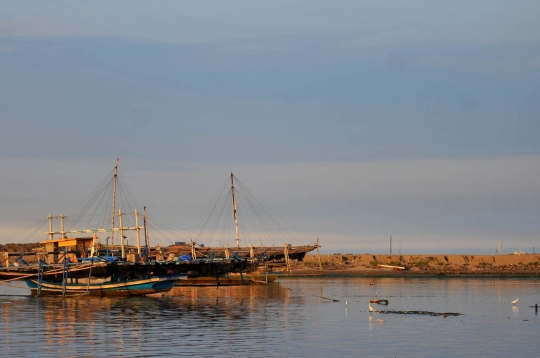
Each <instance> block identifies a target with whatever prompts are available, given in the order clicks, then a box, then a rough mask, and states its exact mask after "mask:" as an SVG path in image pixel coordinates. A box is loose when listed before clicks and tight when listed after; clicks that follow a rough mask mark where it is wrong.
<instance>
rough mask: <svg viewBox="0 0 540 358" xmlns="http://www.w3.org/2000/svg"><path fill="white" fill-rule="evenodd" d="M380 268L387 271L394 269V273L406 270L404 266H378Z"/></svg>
mask: <svg viewBox="0 0 540 358" xmlns="http://www.w3.org/2000/svg"><path fill="white" fill-rule="evenodd" d="M377 266H378V267H380V268H385V269H392V271H403V270H405V267H403V266H393V265H381V264H379V265H377Z"/></svg>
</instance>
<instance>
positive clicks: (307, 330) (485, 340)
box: [0, 278, 540, 357]
mask: <svg viewBox="0 0 540 358" xmlns="http://www.w3.org/2000/svg"><path fill="white" fill-rule="evenodd" d="M370 282H373V283H375V285H370ZM539 288H540V280H537V279H486V278H483V279H474V278H464V279H462V278H443V279H437V278H406V279H405V278H375V279H369V278H325V279H315V278H311V279H282V280H280V283H279V285H271V286H268V287H266V286H244V287H220V288H219V289H217V288H209V287H207V288H187V287H177V288H175V289H173V291H171V292H170V293H168V294H166V295H164V296H161V295H158V296H153V297H131V298H94V297H85V296H82V297H80V296H79V297H71V298H69V297H68V298H66V299H62V298H59V297H42V298H35V297H31V296H29V295H28V290H26V289H16V288H8V287H4V286H0V295H1V296H0V317H1V320H2V321H1V323H0V331H1V336H2V337H1V338H0V352H1V353H0V355H1V356H12V357H15V356H17V357H25V356H33V357H36V356H55V357H85V356H86V357H105V356H109V355H114V356H118V355H120V356H122V355H125V356H144V357H157V356H165V355H175V356H184V355H185V356H201V357H205V356H208V357H209V356H215V355H221V356H231V357H236V356H238V357H269V356H271V357H276V356H278V357H280V356H281V357H288V356H306V357H312V356H336V357H346V356H363V357H418V356H423V357H448V356H461V357H464V356H466V357H471V356H478V357H487V356H498V357H502V356H505V357H517V356H519V357H532V356H537V355H538V347H539V343H538V339H539V335H540V331H539V322H538V316H537V314H536V313H535V309H534V308H530V307H528V306H533V305H534V304H536V303H538V300H539V297H538V294H539ZM375 292H377V293H378V297H379V298H384V299H388V300H389V305H388V306H377V305H373V306H374V307H375V308H378V309H389V310H421V311H436V312H459V313H462V314H464V315H463V316H458V317H446V318H444V317H440V316H439V317H432V316H423V315H398V314H389V315H384V314H377V313H372V314H370V313H369V312H368V301H369V300H370V299H373V298H375ZM14 295H19V296H14ZM516 297H519V302H518V305H517V306H515V307H514V306H512V305H511V303H510V302H511V301H512V300H514V299H515V298H516ZM335 300H339V301H335ZM345 301H347V302H348V305H347V306H346V305H345Z"/></svg>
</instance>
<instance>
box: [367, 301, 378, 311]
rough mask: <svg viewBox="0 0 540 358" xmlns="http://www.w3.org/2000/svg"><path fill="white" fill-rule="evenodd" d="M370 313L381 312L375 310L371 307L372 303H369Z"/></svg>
mask: <svg viewBox="0 0 540 358" xmlns="http://www.w3.org/2000/svg"><path fill="white" fill-rule="evenodd" d="M368 307H369V312H379V311H377V310H376V309H375V308H373V307H371V303H369V302H368Z"/></svg>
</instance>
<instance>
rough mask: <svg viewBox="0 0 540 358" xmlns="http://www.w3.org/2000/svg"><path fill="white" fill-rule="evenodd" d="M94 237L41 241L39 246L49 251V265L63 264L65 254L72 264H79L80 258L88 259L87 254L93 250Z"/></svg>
mask: <svg viewBox="0 0 540 358" xmlns="http://www.w3.org/2000/svg"><path fill="white" fill-rule="evenodd" d="M93 240H94V238H93V237H76V238H63V239H54V240H45V241H41V242H40V243H39V244H40V245H44V246H45V250H46V251H47V263H48V264H55V263H61V262H62V261H63V259H64V252H66V257H67V258H69V260H70V261H71V262H77V259H78V258H79V257H83V258H84V257H86V256H87V253H88V252H89V251H90V249H91V248H92V241H93Z"/></svg>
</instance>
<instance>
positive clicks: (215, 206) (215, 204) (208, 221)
mask: <svg viewBox="0 0 540 358" xmlns="http://www.w3.org/2000/svg"><path fill="white" fill-rule="evenodd" d="M224 193H225V190H223V189H222V191H221V193H220V195H219V197H218V200H217V201H216V202H215V203H214V206H213V207H212V210H211V212H210V215H209V216H208V217H207V219H206V221H205V222H204V224H203V227H202V228H201V232H203V231H204V230H205V228H206V226H207V225H208V224H209V223H210V218H211V217H212V216H213V214H214V213H215V212H216V209H217V208H218V204H219V203H220V199H221V198H222V197H223V194H224ZM214 229H215V227H214ZM197 239H198V238H197Z"/></svg>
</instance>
